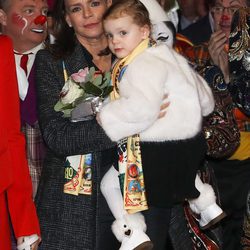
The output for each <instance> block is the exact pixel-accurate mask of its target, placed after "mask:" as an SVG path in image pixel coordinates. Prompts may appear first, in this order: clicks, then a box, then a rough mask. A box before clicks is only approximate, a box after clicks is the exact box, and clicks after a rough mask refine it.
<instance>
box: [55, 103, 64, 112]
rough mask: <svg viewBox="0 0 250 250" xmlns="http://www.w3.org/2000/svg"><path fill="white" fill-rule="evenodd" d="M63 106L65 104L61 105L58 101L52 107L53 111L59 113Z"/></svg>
mask: <svg viewBox="0 0 250 250" xmlns="http://www.w3.org/2000/svg"><path fill="white" fill-rule="evenodd" d="M64 106H65V104H63V103H62V102H61V101H60V100H59V101H58V102H57V103H56V105H55V106H54V110H55V111H57V112H58V111H61V110H62V108H63V107H64Z"/></svg>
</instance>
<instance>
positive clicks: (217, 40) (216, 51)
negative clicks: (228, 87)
mask: <svg viewBox="0 0 250 250" xmlns="http://www.w3.org/2000/svg"><path fill="white" fill-rule="evenodd" d="M227 44H228V39H227V37H226V35H225V34H224V33H223V32H222V31H221V30H219V31H216V32H214V33H213V34H212V35H211V38H210V40H209V43H208V51H209V54H210V56H211V59H212V61H213V63H214V64H215V65H217V66H218V67H219V68H220V69H221V71H222V73H223V75H224V78H225V81H226V82H228V81H229V67H228V51H227V50H226V49H225V47H227Z"/></svg>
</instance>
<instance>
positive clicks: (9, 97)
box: [0, 35, 40, 250]
mask: <svg viewBox="0 0 250 250" xmlns="http://www.w3.org/2000/svg"><path fill="white" fill-rule="evenodd" d="M0 54H1V58H2V59H1V60H0V69H1V73H0V84H1V88H0V89H1V91H0V102H1V105H0V111H1V112H0V114H1V116H0V138H1V140H0V163H1V165H0V170H1V175H0V218H1V219H0V220H1V223H0V249H4V250H10V249H11V233H10V224H9V223H10V220H9V217H10V218H11V222H12V226H13V229H14V233H15V236H16V237H17V244H18V245H19V246H20V245H21V244H22V246H23V247H22V248H20V249H24V246H25V245H26V247H29V245H30V244H32V243H34V244H32V248H31V249H32V250H35V249H37V246H38V243H39V240H38V235H39V234H40V229H39V223H38V219H37V215H36V210H35V206H34V204H33V201H32V186H31V179H30V176H29V170H28V165H27V160H26V157H25V141H24V137H23V135H22V134H21V132H20V111H19V98H18V89H17V79H16V70H15V61H14V54H13V47H12V44H11V40H10V39H9V38H8V37H7V36H3V35H0ZM7 72H8V73H7ZM24 236H25V237H24ZM27 236H28V237H27ZM29 236H30V237H29ZM26 240H28V241H30V242H29V243H28V244H26V243H27V242H26ZM24 241H25V242H24ZM20 247H21V246H20Z"/></svg>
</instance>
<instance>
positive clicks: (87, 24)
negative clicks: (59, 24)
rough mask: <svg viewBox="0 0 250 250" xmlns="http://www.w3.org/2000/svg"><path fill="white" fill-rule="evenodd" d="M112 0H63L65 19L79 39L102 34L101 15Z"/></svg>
mask: <svg viewBox="0 0 250 250" xmlns="http://www.w3.org/2000/svg"><path fill="white" fill-rule="evenodd" d="M111 3H112V0H65V8H66V21H67V23H68V25H69V26H71V27H72V28H73V29H74V31H75V33H76V36H77V38H78V39H79V40H81V39H96V38H99V37H100V36H102V35H103V25H102V17H103V14H104V12H105V11H106V10H107V8H108V7H109V6H110V5H111Z"/></svg>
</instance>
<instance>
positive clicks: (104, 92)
mask: <svg viewBox="0 0 250 250" xmlns="http://www.w3.org/2000/svg"><path fill="white" fill-rule="evenodd" d="M112 91H113V86H108V87H106V88H105V89H104V90H103V94H102V97H103V98H105V97H107V96H108V95H109V94H110V93H111V92H112Z"/></svg>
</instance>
